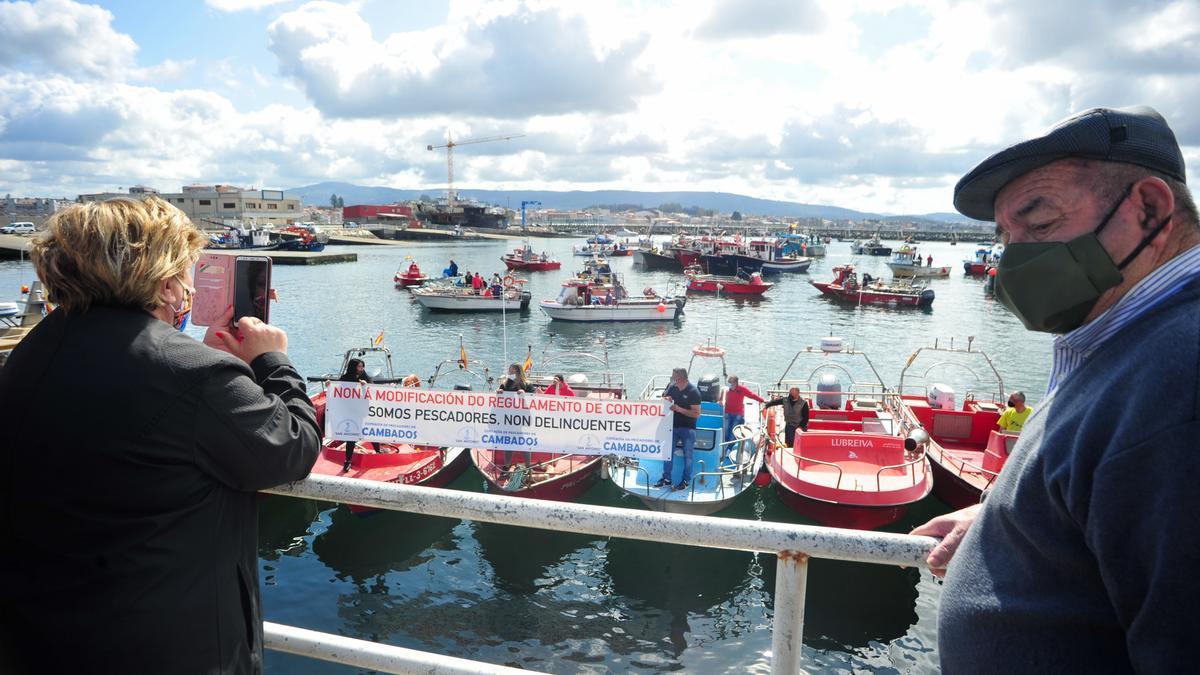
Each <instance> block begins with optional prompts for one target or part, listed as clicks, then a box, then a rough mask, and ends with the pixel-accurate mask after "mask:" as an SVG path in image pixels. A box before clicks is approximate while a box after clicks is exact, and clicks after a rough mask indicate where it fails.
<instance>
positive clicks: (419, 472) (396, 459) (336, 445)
mask: <svg viewBox="0 0 1200 675" xmlns="http://www.w3.org/2000/svg"><path fill="white" fill-rule="evenodd" d="M383 445H384V446H387V445H388V444H386V443H385V444H383ZM343 447H344V444H342V443H341V442H340V441H335V442H330V443H328V444H327V445H325V446H324V447H322V448H321V454H320V456H319V457H318V458H317V462H316V463H315V464H314V465H313V468H312V473H315V474H321V475H326V476H339V477H342V478H354V479H356V480H369V481H375V482H379V483H401V484H403V485H420V486H423V487H439V488H440V487H446V486H447V485H449V484H450V483H452V482H454V480H455V479H456V478H458V477H459V476H461V475H462V472H463V471H464V470H466V468H467V465H468V464H470V462H471V460H470V457H469V454H468V451H467V449H466V448H445V451H444V454H441V455H440V458H439V455H438V454H437V453H439V452H440V451H438V450H435V449H430V450H418V451H416V453H415V454H425V455H428V459H429V461H426V462H424V463H420V462H418V463H416V464H415V465H414V466H412V470H411V471H405V470H404V468H405V466H408V465H411V464H412V463H411V462H406V461H405V460H406V457H405V455H404V453H395V454H392V453H375V452H374V451H373V450H371V449H370V446H368V445H367V444H366V443H359V445H358V447H357V448H355V451H354V457H353V459H352V460H351V464H350V471H348V472H346V473H342V466H343V465H344V463H345V461H346V452H345V450H344V449H343ZM348 506H349V508H350V510H351V511H352V512H354V513H371V512H374V511H378V510H379V509H376V508H372V507H369V506H359V505H357V504H350V505H348Z"/></svg>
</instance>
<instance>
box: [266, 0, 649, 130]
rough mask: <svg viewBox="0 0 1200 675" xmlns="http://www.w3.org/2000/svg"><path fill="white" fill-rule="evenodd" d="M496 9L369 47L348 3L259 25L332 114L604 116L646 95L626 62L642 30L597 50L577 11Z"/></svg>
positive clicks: (288, 70)
mask: <svg viewBox="0 0 1200 675" xmlns="http://www.w3.org/2000/svg"><path fill="white" fill-rule="evenodd" d="M501 7H505V8H507V7H508V6H501V5H487V6H485V9H486V10H487V11H484V12H481V13H480V14H478V15H476V16H473V17H470V18H463V19H461V20H460V21H458V22H456V23H453V24H447V25H445V26H440V27H438V28H435V29H431V30H425V31H417V32H409V33H395V34H392V35H389V36H386V37H384V38H383V39H382V40H377V39H376V38H375V36H374V35H373V34H372V29H371V26H370V25H369V24H368V23H367V22H366V21H365V20H363V18H362V17H361V16H359V15H358V13H357V12H356V11H355V10H354V9H353V8H351V7H347V6H345V5H340V4H337V3H332V2H310V3H308V4H305V5H304V6H302V7H300V8H299V9H296V10H294V11H292V12H288V13H286V14H284V15H282V16H280V17H279V18H278V19H276V20H275V21H274V22H273V23H272V24H271V25H270V27H269V28H268V34H269V36H270V48H271V51H272V52H274V53H275V55H276V56H277V57H278V59H279V65H280V70H281V72H283V73H284V74H285V75H288V76H290V77H293V78H295V79H296V80H297V81H298V82H299V83H300V84H301V85H302V86H303V88H304V91H305V92H306V94H307V95H308V97H309V99H310V100H312V102H313V103H314V105H316V106H317V108H319V109H320V110H321V111H322V112H323V113H325V114H326V115H329V116H334V117H414V116H420V115H427V114H439V113H452V114H456V115H474V116H486V117H526V116H530V115H537V114H564V113H572V112H592V113H602V114H603V113H615V112H623V111H628V110H631V109H633V108H634V107H635V105H636V101H637V99H638V98H639V97H640V96H643V95H647V94H650V93H652V92H653V91H654V90H655V89H656V88H657V86H656V84H655V82H654V79H653V77H652V76H651V75H650V74H649V73H648V72H646V71H645V70H643V69H641V68H639V67H637V66H636V65H635V61H636V60H637V58H638V57H639V56H640V54H641V52H642V51H643V50H644V49H645V47H646V44H647V41H648V37H647V36H646V35H644V34H643V35H638V34H637V32H636V31H626V32H625V34H626V35H630V34H632V35H634V37H631V38H629V39H628V40H627V41H625V42H623V43H621V44H619V45H617V46H614V47H611V48H607V49H603V48H601V47H600V46H598V45H596V44H595V43H593V41H592V38H591V34H590V32H589V30H588V26H587V24H586V22H585V21H584V20H583V19H581V18H580V17H578V16H574V15H570V14H567V13H565V12H562V11H559V10H558V9H555V8H549V9H529V8H527V7H524V6H520V5H512V6H511V12H507V13H502V12H499V11H498V9H499V8H501Z"/></svg>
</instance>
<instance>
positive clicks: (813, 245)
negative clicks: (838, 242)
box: [779, 232, 829, 258]
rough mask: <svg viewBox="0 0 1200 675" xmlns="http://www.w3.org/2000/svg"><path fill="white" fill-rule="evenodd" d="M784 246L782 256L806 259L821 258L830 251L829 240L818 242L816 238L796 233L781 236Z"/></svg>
mask: <svg viewBox="0 0 1200 675" xmlns="http://www.w3.org/2000/svg"><path fill="white" fill-rule="evenodd" d="M779 239H780V242H781V244H782V246H781V248H780V253H781V254H782V255H785V256H787V255H798V256H800V257H804V258H820V257H823V256H824V255H825V253H826V252H827V250H828V244H829V240H828V239H824V240H818V239H817V238H816V237H814V236H812V235H808V234H796V233H795V232H784V233H783V234H781V235H779Z"/></svg>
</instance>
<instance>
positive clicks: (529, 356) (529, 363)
mask: <svg viewBox="0 0 1200 675" xmlns="http://www.w3.org/2000/svg"><path fill="white" fill-rule="evenodd" d="M532 367H533V349H530V350H529V352H528V353H526V354H525V365H523V366H522V367H521V368H522V370H523V371H524V372H526V373H528V372H529V369H530V368H532Z"/></svg>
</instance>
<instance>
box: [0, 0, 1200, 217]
mask: <svg viewBox="0 0 1200 675" xmlns="http://www.w3.org/2000/svg"><path fill="white" fill-rule="evenodd" d="M1196 73H1200V3H1196V2H1193V1H1187V0H1177V1H1174V2H1172V1H1155V0H1141V1H1139V2H1123V1H1121V2H1119V1H1117V0H1059V1H1056V2H1046V1H1045V0H975V1H968V0H695V1H692V2H688V1H686V0H645V1H636V0H625V1H621V2H592V3H579V2H569V1H568V0H524V1H520V0H494V1H491V0H449V1H446V2H384V1H382V0H360V1H357V2H337V1H334V0H314V1H308V2H306V1H305V0H287V1H283V2H279V1H272V0H192V1H190V2H162V3H147V2H131V1H129V2H127V1H119V2H100V3H88V2H75V1H74V0H21V1H12V0H0V194H2V193H5V192H12V193H14V194H35V195H66V196H73V195H74V194H77V193H79V192H88V191H96V190H104V189H115V188H116V187H118V186H128V185H130V184H134V183H145V184H149V185H153V186H156V187H159V188H160V189H175V188H176V187H178V185H180V184H184V183H190V182H218V181H219V182H232V183H239V184H243V185H247V186H264V187H281V188H288V187H297V186H301V185H306V184H311V183H314V182H319V181H325V180H339V181H348V182H355V183H359V184H369V185H390V186H394V187H402V188H422V189H431V190H436V189H438V188H444V186H445V181H446V177H445V156H444V154H441V153H437V152H433V153H431V152H428V151H427V150H426V149H425V146H426V145H427V144H429V143H434V142H436V141H439V140H440V139H443V138H444V137H445V134H446V132H447V130H452V131H453V133H454V134H455V136H456V137H457V138H470V137H478V136H490V135H497V134H523V136H522V137H521V138H519V139H513V140H512V141H506V142H501V143H491V144H486V145H478V146H472V147H471V148H465V147H464V148H463V149H462V150H461V151H460V153H459V158H458V161H457V162H456V168H457V170H456V177H457V181H456V182H457V184H458V185H459V186H460V187H480V188H500V189H504V188H512V189H516V188H528V189H584V190H587V189H644V190H679V189H690V190H721V191H726V192H737V193H742V194H749V195H754V196H758V197H765V198H771V199H786V200H793V201H801V202H808V203H825V204H836V205H840V206H847V207H852V208H859V209H864V210H872V211H884V212H894V213H898V212H907V213H924V212H931V211H946V210H949V205H950V194H951V189H952V186H953V184H954V182H955V180H957V178H958V177H959V176H960V175H962V173H964V172H965V171H967V170H968V169H970V167H971V166H972V165H973V164H974V163H975V162H977V161H979V160H980V159H981V158H982V157H984V156H986V155H987V154H988V153H990V152H992V151H994V150H996V149H998V148H1000V147H1003V146H1004V145H1007V144H1009V143H1011V142H1014V141H1016V140H1019V139H1021V138H1023V137H1028V136H1029V135H1032V134H1035V133H1037V132H1038V131H1040V130H1042V129H1044V128H1045V127H1047V126H1048V125H1050V124H1052V123H1053V122H1055V121H1056V120H1058V119H1061V118H1062V117H1065V116H1066V115H1068V114H1070V113H1072V112H1076V111H1078V110H1081V109H1084V108H1086V107H1091V106H1095V105H1115V106H1119V105H1132V104H1140V103H1145V104H1150V105H1153V106H1155V107H1156V108H1158V109H1159V110H1160V111H1161V112H1162V113H1163V114H1164V115H1165V116H1166V117H1167V118H1168V120H1169V121H1171V123H1172V125H1173V126H1174V127H1175V129H1176V132H1177V134H1178V135H1179V137H1180V140H1181V142H1182V143H1183V145H1184V146H1185V155H1186V156H1187V158H1188V161H1189V162H1190V163H1192V164H1195V162H1196V157H1197V153H1198V150H1197V146H1200V119H1198V116H1197V114H1196V113H1195V112H1194V108H1195V106H1194V101H1196V100H1200V97H1198V95H1200V77H1198V76H1197V75H1196Z"/></svg>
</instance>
